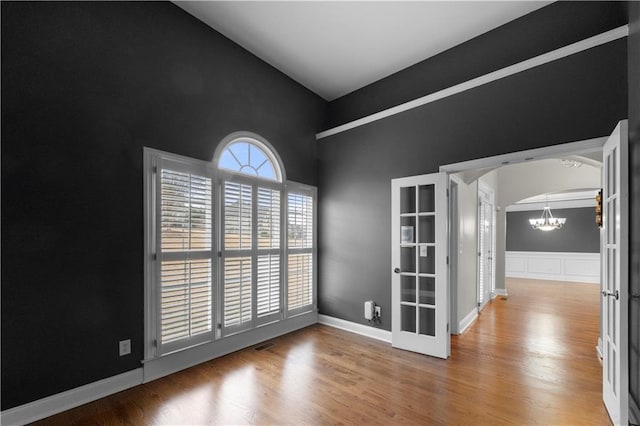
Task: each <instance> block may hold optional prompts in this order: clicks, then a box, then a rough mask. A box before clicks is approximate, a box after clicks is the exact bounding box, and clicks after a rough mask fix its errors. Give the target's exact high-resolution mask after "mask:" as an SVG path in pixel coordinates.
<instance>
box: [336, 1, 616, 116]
mask: <svg viewBox="0 0 640 426" xmlns="http://www.w3.org/2000/svg"><path fill="white" fill-rule="evenodd" d="M612 3H615V4H612ZM626 8H627V5H626V3H625V2H597V1H593V2H592V1H586V2H585V1H570V2H566V1H564V2H563V1H560V2H556V3H553V4H551V5H549V6H547V7H544V8H542V9H540V10H537V11H535V12H533V13H530V14H528V15H525V16H523V17H521V18H519V19H516V20H514V21H512V22H509V23H507V24H505V25H503V26H501V27H499V28H496V29H495V30H493V31H490V32H488V33H486V34H483V35H482V36H480V37H476V38H474V39H472V40H469V41H467V42H465V43H462V44H460V45H458V46H456V47H455V48H453V49H450V50H447V51H445V52H442V53H441V54H439V55H436V56H434V57H432V58H429V59H427V60H424V61H421V62H419V63H417V64H415V65H412V66H410V67H408V68H406V69H404V70H401V71H399V72H397V73H395V74H393V75H391V76H389V77H387V78H384V79H382V80H378V81H376V82H374V83H371V84H370V85H368V86H366V87H363V88H362V89H359V90H356V91H354V92H352V93H350V94H348V95H346V96H343V97H341V98H339V99H336V100H334V101H332V102H331V103H330V108H329V111H328V115H327V123H326V126H325V127H326V128H331V127H335V126H338V125H340V124H344V123H346V122H349V121H352V120H355V119H358V118H361V117H364V116H367V115H370V114H373V113H376V112H378V111H381V110H383V109H385V108H390V107H392V106H396V105H398V104H401V103H403V102H407V101H410V100H413V99H416V98H418V97H420V96H425V95H428V94H430V93H433V92H436V91H438V90H441V89H445V88H447V87H451V86H453V85H456V84H458V83H462V82H464V81H468V80H471V79H472V78H475V77H479V76H481V75H484V74H487V73H490V72H492V71H496V70H498V69H501V68H504V67H507V66H509V65H513V64H514V63H517V62H520V61H523V60H525V59H529V58H532V57H534V56H537V55H540V54H542V53H546V52H549V51H552V50H554V49H557V48H560V47H563V46H566V45H569V44H571V43H575V42H577V41H580V40H584V39H585V38H588V37H591V36H594V35H596V34H600V33H602V32H605V31H607V30H610V29H611V28H615V27H618V26H621V25H624V24H626V23H627V16H626V13H627V11H626ZM567 22H570V25H567Z"/></svg>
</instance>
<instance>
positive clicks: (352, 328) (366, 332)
mask: <svg viewBox="0 0 640 426" xmlns="http://www.w3.org/2000/svg"><path fill="white" fill-rule="evenodd" d="M318 323H319V324H324V325H328V326H329V327H334V328H339V329H340V330H345V331H349V332H351V333H356V334H359V335H361V336H366V337H371V338H372V339H376V340H381V341H383V342H386V343H391V332H390V331H388V330H382V329H380V328H374V327H369V326H368V325H362V324H358V323H355V322H351V321H347V320H343V319H340V318H335V317H331V316H329V315H322V314H320V315H318Z"/></svg>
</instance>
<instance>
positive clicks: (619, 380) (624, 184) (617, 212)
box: [601, 120, 629, 425]
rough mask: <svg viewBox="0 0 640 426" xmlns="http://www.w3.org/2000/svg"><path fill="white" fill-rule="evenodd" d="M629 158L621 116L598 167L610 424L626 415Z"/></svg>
mask: <svg viewBox="0 0 640 426" xmlns="http://www.w3.org/2000/svg"><path fill="white" fill-rule="evenodd" d="M628 158H629V156H628V135H627V120H624V121H621V122H620V123H618V125H617V126H616V128H615V130H614V131H613V133H612V134H611V136H609V139H608V140H607V142H606V143H605V145H604V150H603V169H602V185H603V196H602V207H603V215H602V223H603V245H602V254H601V256H602V260H603V261H602V264H603V265H602V266H603V267H602V270H603V273H602V277H603V280H602V281H603V282H602V298H603V303H602V307H603V311H602V324H603V331H604V332H603V334H604V335H603V354H602V355H603V357H602V397H603V399H604V403H605V406H606V407H607V411H608V412H609V417H610V418H611V421H612V422H613V424H615V425H618V424H622V425H626V424H627V423H628V415H629V412H628V410H629V399H628V398H629V368H628V361H629V358H628V356H629V355H628V335H627V333H628V304H629V303H628V297H629V296H628V293H629V292H628V289H629V282H628V269H627V268H628V255H629V243H628V238H629V237H628V229H629V218H628V216H629V188H628V186H629V183H628V179H629V160H628Z"/></svg>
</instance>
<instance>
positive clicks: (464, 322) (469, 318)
mask: <svg viewBox="0 0 640 426" xmlns="http://www.w3.org/2000/svg"><path fill="white" fill-rule="evenodd" d="M477 319H478V308H473V309H472V310H471V312H469V313H468V314H467V315H465V317H464V318H462V319H461V320H460V323H459V324H458V334H462V333H464V332H465V331H467V328H469V327H470V326H471V324H473V323H474V322H475V321H476V320H477Z"/></svg>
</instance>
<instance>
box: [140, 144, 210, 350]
mask: <svg viewBox="0 0 640 426" xmlns="http://www.w3.org/2000/svg"><path fill="white" fill-rule="evenodd" d="M162 161H170V162H173V163H176V165H178V167H177V168H179V165H180V164H182V165H184V170H189V171H193V170H195V169H200V170H199V171H200V172H201V173H202V174H203V175H204V176H206V177H209V178H211V180H212V183H213V184H214V183H215V167H214V166H213V165H212V164H211V163H209V162H207V161H202V160H196V159H193V158H189V157H185V156H182V155H177V154H171V153H168V152H164V151H159V150H156V149H152V148H147V147H144V148H143V167H144V175H143V182H144V192H145V202H144V223H145V226H144V283H145V286H144V312H145V326H144V355H145V359H152V358H156V357H158V356H162V355H165V354H167V353H171V352H172V351H173V350H182V349H184V348H183V347H182V346H180V347H178V346H177V345H171V344H168V345H166V348H164V350H162V351H161V350H160V345H159V344H158V341H157V339H158V321H159V315H160V308H159V306H158V303H159V299H158V293H157V291H158V289H157V286H156V283H157V280H158V269H157V268H158V263H159V262H157V261H156V258H157V250H158V241H157V238H156V229H157V224H158V214H159V212H158V211H157V209H156V203H157V200H158V198H157V197H158V192H157V191H158V185H157V172H158V171H159V165H160V163H161V162H162ZM214 197H215V191H214ZM216 220H217V217H216V212H215V209H214V211H213V212H212V221H213V223H214V224H215V223H216ZM213 234H214V235H213V236H212V241H211V251H212V253H216V252H217V251H218V246H217V238H215V235H216V232H215V231H214V232H213ZM215 261H216V256H212V262H215ZM215 268H216V265H213V269H214V273H215ZM212 286H213V288H215V286H216V283H215V282H214V283H212ZM214 292H215V290H214ZM212 309H213V310H214V313H215V307H214V306H212ZM214 318H215V316H212V319H214ZM213 331H214V332H215V330H213ZM213 338H214V337H213V335H211V333H207V335H206V336H202V337H200V338H198V339H194V340H193V341H192V342H191V344H192V345H197V344H201V343H205V342H208V341H211V340H212V339H213Z"/></svg>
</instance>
